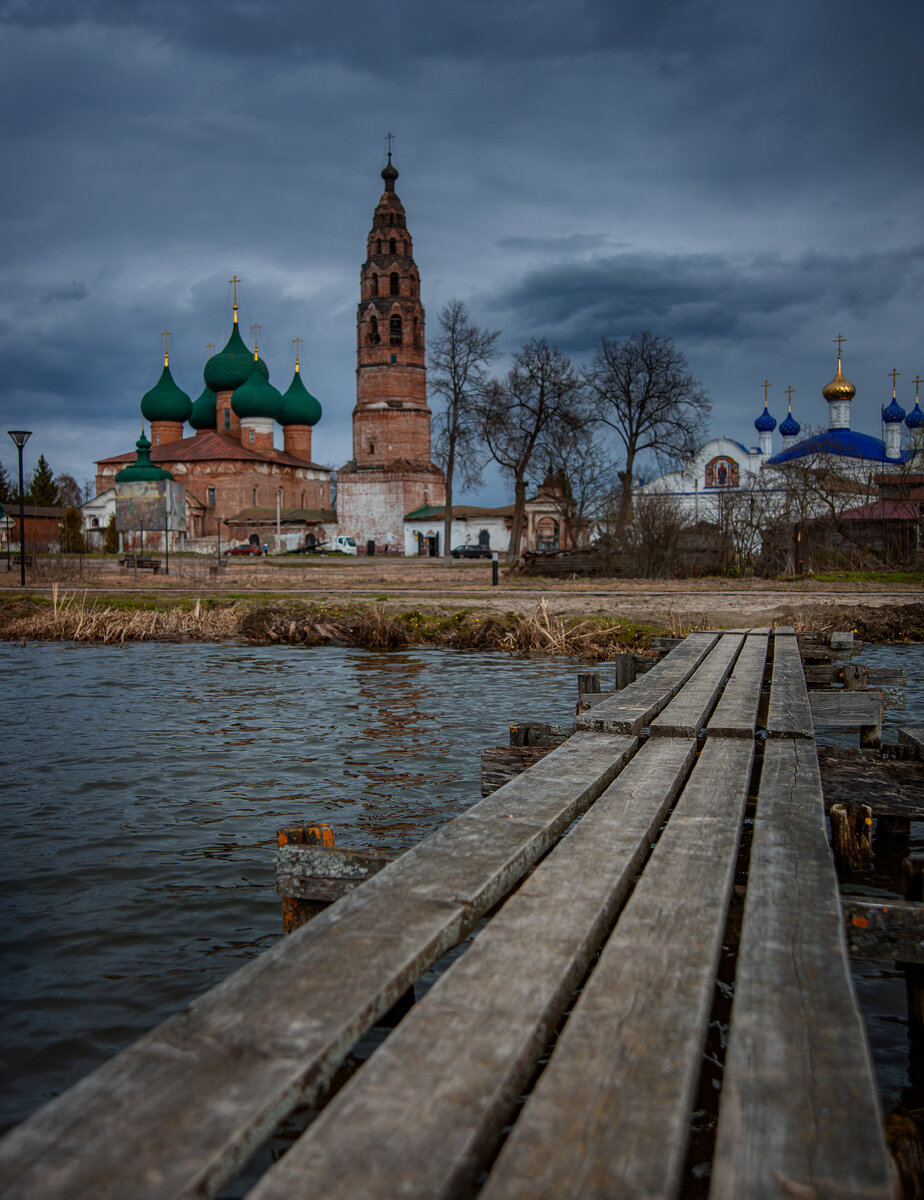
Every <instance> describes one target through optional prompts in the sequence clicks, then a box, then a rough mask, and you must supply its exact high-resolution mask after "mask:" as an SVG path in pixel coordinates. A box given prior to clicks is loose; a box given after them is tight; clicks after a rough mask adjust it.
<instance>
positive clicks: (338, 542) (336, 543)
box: [321, 534, 359, 554]
mask: <svg viewBox="0 0 924 1200" xmlns="http://www.w3.org/2000/svg"><path fill="white" fill-rule="evenodd" d="M321 549H322V553H324V554H358V553H359V551H358V550H357V549H356V538H352V537H343V535H342V534H338V535H337V536H336V537H335V538H334V539H333V541H330V542H328V543H327V545H326V546H323V547H322V548H321Z"/></svg>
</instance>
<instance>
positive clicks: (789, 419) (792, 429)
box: [780, 413, 802, 437]
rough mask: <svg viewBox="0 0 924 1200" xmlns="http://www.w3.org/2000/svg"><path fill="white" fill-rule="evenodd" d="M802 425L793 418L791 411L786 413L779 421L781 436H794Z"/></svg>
mask: <svg viewBox="0 0 924 1200" xmlns="http://www.w3.org/2000/svg"><path fill="white" fill-rule="evenodd" d="M801 428H802V426H801V425H800V424H799V422H798V421H797V420H796V419H795V417H794V416H793V415H792V413H787V414H786V416H785V417H784V418H783V420H782V421H781V422H780V433H781V434H782V435H783V437H795V436H796V434H797V433H798V432H799V430H800V429H801Z"/></svg>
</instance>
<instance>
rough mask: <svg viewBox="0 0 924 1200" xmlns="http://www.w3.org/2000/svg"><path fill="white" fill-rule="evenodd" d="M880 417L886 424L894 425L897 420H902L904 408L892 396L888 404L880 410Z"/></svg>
mask: <svg viewBox="0 0 924 1200" xmlns="http://www.w3.org/2000/svg"><path fill="white" fill-rule="evenodd" d="M882 419H883V421H885V423H886V425H895V424H897V423H898V422H899V421H904V419H905V410H904V409H903V408H902V406H901V405H900V404H899V403H898V401H897V400H896V399H895V397H894V396H893V397H892V400H891V402H890V404H889V406H888V407H887V408H884V409H883V410H882Z"/></svg>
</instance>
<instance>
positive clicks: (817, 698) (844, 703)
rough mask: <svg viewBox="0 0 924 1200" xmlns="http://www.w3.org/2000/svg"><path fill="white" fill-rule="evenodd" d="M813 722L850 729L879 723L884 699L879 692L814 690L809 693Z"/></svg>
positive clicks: (821, 725) (819, 724)
mask: <svg viewBox="0 0 924 1200" xmlns="http://www.w3.org/2000/svg"><path fill="white" fill-rule="evenodd" d="M809 706H810V708H811V710H812V724H813V725H816V726H819V727H823V726H836V727H838V728H844V729H850V728H857V727H859V726H860V725H878V724H879V723H880V721H881V720H882V700H881V698H880V695H879V693H878V692H812V693H811V694H810V695H809Z"/></svg>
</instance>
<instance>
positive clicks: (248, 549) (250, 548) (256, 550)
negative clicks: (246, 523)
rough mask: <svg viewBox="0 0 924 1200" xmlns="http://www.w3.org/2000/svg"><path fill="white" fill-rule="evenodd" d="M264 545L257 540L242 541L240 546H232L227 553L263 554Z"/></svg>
mask: <svg viewBox="0 0 924 1200" xmlns="http://www.w3.org/2000/svg"><path fill="white" fill-rule="evenodd" d="M262 553H263V549H262V547H260V546H258V545H257V544H256V543H255V542H241V544H240V545H239V546H231V547H230V548H229V549H228V550H226V551H225V554H235V555H236V554H262Z"/></svg>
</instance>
